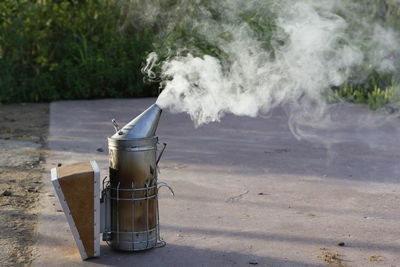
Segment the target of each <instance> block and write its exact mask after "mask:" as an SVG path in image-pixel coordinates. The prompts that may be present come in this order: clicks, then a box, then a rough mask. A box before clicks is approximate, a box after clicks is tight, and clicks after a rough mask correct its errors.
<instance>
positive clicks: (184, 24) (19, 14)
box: [0, 0, 400, 109]
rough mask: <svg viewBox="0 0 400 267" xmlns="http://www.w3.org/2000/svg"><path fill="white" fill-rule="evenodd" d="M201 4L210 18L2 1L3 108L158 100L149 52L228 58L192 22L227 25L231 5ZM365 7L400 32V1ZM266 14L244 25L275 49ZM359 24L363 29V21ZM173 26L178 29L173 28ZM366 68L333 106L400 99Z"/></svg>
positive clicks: (108, 3) (59, 1)
mask: <svg viewBox="0 0 400 267" xmlns="http://www.w3.org/2000/svg"><path fill="white" fill-rule="evenodd" d="M358 1H361V0H358ZM153 2H155V3H157V5H159V8H160V10H162V12H158V13H157V15H156V16H155V17H152V16H151V11H152V10H151V8H152V7H151V5H152V4H153ZM201 2H202V3H203V4H205V5H207V7H208V8H207V14H205V13H202V12H204V10H202V9H200V8H198V4H197V2H196V3H195V1H185V0H163V1H156V0H154V1H140V0H129V1H127V0H125V1H124V0H123V1H116V0H8V1H1V2H0V102H20V101H33V102H38V101H53V100H61V99H78V98H79V99H89V98H104V97H142V96H155V95H157V94H158V88H157V84H154V83H148V82H146V81H144V79H143V74H142V73H141V69H142V67H143V64H144V62H145V59H146V56H147V55H148V53H149V52H151V51H157V53H158V54H159V55H161V58H166V57H168V56H169V55H170V54H171V51H172V52H173V53H174V54H176V53H185V51H186V52H187V51H190V52H191V53H194V54H195V55H196V54H204V53H207V54H211V55H214V56H217V57H219V58H220V59H222V60H225V59H227V57H226V56H225V55H224V52H223V51H221V50H219V49H218V46H217V45H216V44H215V43H212V41H210V40H208V39H207V38H205V36H202V35H201V34H199V33H198V32H197V31H196V25H193V20H192V18H196V17H199V18H201V17H203V16H210V17H211V18H213V19H215V20H219V19H220V18H221V16H222V12H223V10H224V8H225V7H220V6H219V4H218V1H217V2H215V1H209V0H202V1H201ZM355 2H356V1H355ZM364 2H365V4H363V5H361V6H362V8H364V10H360V11H359V12H360V14H361V15H362V16H364V15H365V16H373V19H374V20H378V21H380V23H381V24H383V25H388V26H391V27H392V28H394V29H396V30H398V31H400V19H399V18H400V7H399V5H398V1H397V0H363V3H364ZM132 7H133V8H132ZM369 7H373V9H374V10H371V9H370V8H369ZM264 11H265V10H262V11H257V10H256V11H254V10H246V9H245V8H244V9H243V12H242V14H241V16H240V19H241V20H242V21H245V22H247V24H248V26H249V27H250V28H251V29H252V30H253V31H254V33H255V35H256V36H257V38H259V39H260V40H263V45H264V46H265V48H266V49H270V48H271V47H270V45H271V40H272V39H271V38H272V37H273V35H274V33H275V32H276V30H277V29H276V27H275V25H274V20H273V18H274V14H272V13H270V14H268V15H267V16H266V15H265V13H263V12H264ZM143 18H146V20H143ZM147 20H148V21H147ZM354 20H355V23H357V20H358V17H354ZM171 21H173V22H174V23H173V24H174V27H172V28H168V29H165V25H169V22H171ZM350 31H353V32H355V33H357V31H356V30H354V29H350ZM219 37H220V38H219V39H220V40H221V41H222V42H223V41H224V40H225V41H229V39H230V36H229V34H228V33H227V34H226V35H225V34H223V35H222V36H219ZM275 41H276V40H275ZM366 43H367V42H366ZM275 45H276V44H275ZM183 48H184V49H183ZM365 49H368V47H367V46H366V45H365ZM270 50H272V49H270ZM271 53H273V51H271ZM228 60H229V59H228ZM364 68H365V69H364V70H363V69H361V70H360V71H359V73H367V77H362V78H360V77H358V76H357V75H354V76H352V77H350V79H349V81H348V82H347V83H346V84H344V85H343V86H341V87H335V88H332V89H333V97H332V98H331V99H330V100H332V101H341V100H345V101H351V102H359V103H368V105H369V106H370V107H371V108H372V109H377V108H380V107H381V106H383V105H386V104H390V103H391V102H394V101H398V100H399V96H398V95H397V93H396V89H397V84H398V83H397V77H396V76H395V75H393V74H390V75H388V74H382V73H378V72H377V71H375V70H374V69H371V68H370V66H364Z"/></svg>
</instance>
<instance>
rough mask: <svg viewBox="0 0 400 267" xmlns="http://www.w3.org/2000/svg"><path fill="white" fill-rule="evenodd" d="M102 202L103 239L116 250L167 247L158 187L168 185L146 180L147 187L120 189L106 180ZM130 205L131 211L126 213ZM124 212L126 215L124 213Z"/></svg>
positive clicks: (133, 186) (132, 186)
mask: <svg viewBox="0 0 400 267" xmlns="http://www.w3.org/2000/svg"><path fill="white" fill-rule="evenodd" d="M103 184H104V187H103V188H104V189H103V191H102V203H103V206H104V207H103V213H104V215H105V216H104V217H103V220H104V230H103V240H104V241H106V242H107V244H108V245H109V246H111V247H112V248H113V249H117V250H124V251H138V250H145V249H150V248H154V247H163V246H165V244H166V243H165V241H164V240H163V239H162V238H161V237H160V227H159V211H158V190H159V188H160V187H162V186H167V187H168V188H169V189H170V190H171V192H172V193H173V191H172V188H170V187H169V186H168V185H167V184H165V183H163V182H160V183H157V181H156V180H153V182H152V183H145V187H143V188H136V187H135V185H134V184H133V183H132V185H131V188H121V186H120V183H118V185H117V187H116V188H113V187H111V185H110V183H109V182H106V183H105V182H104V181H103ZM128 206H129V207H130V211H131V212H126V211H127V208H128ZM121 211H124V213H125V214H121Z"/></svg>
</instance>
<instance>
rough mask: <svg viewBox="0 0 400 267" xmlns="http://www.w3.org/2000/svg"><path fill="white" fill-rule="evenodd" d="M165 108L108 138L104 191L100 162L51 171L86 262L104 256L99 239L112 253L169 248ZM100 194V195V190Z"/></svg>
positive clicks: (150, 110) (152, 108)
mask: <svg viewBox="0 0 400 267" xmlns="http://www.w3.org/2000/svg"><path fill="white" fill-rule="evenodd" d="M160 115H161V109H160V108H159V107H158V106H157V105H156V104H153V105H152V106H150V107H149V108H148V109H147V110H145V111H144V112H143V113H142V114H140V115H139V116H138V117H136V118H135V119H134V120H132V121H131V122H129V123H128V124H127V125H125V127H123V128H122V129H120V128H119V127H118V125H117V123H116V122H115V120H113V124H114V127H115V130H116V133H115V134H114V135H113V136H111V137H110V138H108V147H109V162H110V168H109V179H108V180H106V178H105V179H104V180H103V183H102V185H103V188H102V190H101V189H100V184H101V183H100V169H99V167H98V166H97V163H96V162H95V161H90V162H80V163H75V164H71V165H65V166H60V167H57V168H53V169H52V170H51V181H52V184H53V186H54V189H55V191H56V193H57V196H58V198H59V200H60V204H61V206H62V208H63V211H64V214H65V216H66V219H67V222H68V224H69V226H70V229H71V233H72V235H73V237H74V239H75V243H76V245H77V248H78V250H79V253H80V255H81V258H82V259H83V260H85V259H88V258H92V257H98V256H100V240H99V235H100V233H103V241H106V242H107V244H109V245H110V246H111V247H112V248H113V249H116V250H124V251H137V250H145V249H150V248H154V247H161V246H164V245H165V241H163V240H162V239H161V238H160V228H159V217H158V190H159V189H160V187H162V186H166V187H168V188H169V189H170V190H171V192H172V194H173V193H174V192H173V191H172V188H171V187H169V186H168V185H167V184H166V183H162V182H159V181H158V179H157V173H158V162H159V160H160V158H161V156H162V153H163V152H164V149H165V147H166V144H164V146H163V148H162V149H161V151H160V153H159V155H158V156H157V145H158V137H157V136H156V135H155V134H156V129H157V124H158V121H159V119H160ZM100 190H101V191H100Z"/></svg>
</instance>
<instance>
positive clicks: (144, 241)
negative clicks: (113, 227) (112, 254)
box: [107, 227, 165, 251]
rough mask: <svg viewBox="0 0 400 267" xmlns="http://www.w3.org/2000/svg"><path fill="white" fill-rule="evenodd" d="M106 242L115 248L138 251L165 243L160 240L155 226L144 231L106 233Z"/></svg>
mask: <svg viewBox="0 0 400 267" xmlns="http://www.w3.org/2000/svg"><path fill="white" fill-rule="evenodd" d="M107 236H108V237H109V239H110V241H109V242H107V243H108V244H109V245H110V247H112V248H113V249H115V250H122V251H140V250H146V249H151V248H155V247H162V246H164V245H165V242H164V241H163V240H160V238H159V235H158V229H157V227H155V228H152V229H150V230H148V231H144V232H133V233H132V232H119V233H118V232H111V233H107Z"/></svg>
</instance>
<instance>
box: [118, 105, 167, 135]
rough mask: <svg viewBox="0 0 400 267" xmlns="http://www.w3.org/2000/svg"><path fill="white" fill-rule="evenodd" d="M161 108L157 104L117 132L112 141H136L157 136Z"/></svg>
mask: <svg viewBox="0 0 400 267" xmlns="http://www.w3.org/2000/svg"><path fill="white" fill-rule="evenodd" d="M161 111H162V110H161V108H160V107H159V106H158V105H157V104H153V105H151V106H150V107H149V108H148V109H146V110H145V111H143V112H142V113H141V114H140V115H139V116H137V117H136V118H134V119H133V120H132V121H131V122H129V123H128V124H127V125H125V126H124V127H123V128H122V129H120V130H119V131H117V132H116V133H115V134H114V135H113V136H111V138H112V139H135V138H146V137H152V136H155V134H156V130H157V126H158V121H159V120H160V116H161Z"/></svg>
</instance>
